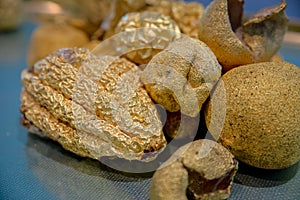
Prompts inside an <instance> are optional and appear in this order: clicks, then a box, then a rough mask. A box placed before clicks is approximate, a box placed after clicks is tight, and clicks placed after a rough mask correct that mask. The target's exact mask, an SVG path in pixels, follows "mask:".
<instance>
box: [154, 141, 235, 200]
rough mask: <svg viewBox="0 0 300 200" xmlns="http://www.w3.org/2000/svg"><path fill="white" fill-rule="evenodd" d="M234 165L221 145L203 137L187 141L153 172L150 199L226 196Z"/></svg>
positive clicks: (165, 199) (216, 197)
mask: <svg viewBox="0 0 300 200" xmlns="http://www.w3.org/2000/svg"><path fill="white" fill-rule="evenodd" d="M237 168H238V163H237V161H236V160H235V159H234V156H233V155H232V154H231V153H230V152H229V151H228V150H227V149H226V148H225V147H223V146H222V145H220V144H218V143H216V142H214V141H211V140H206V139H204V140H197V141H194V142H192V143H188V144H186V145H184V146H183V147H181V148H180V149H178V150H177V151H176V152H175V153H174V155H172V157H171V158H170V159H169V160H167V161H166V163H164V164H163V165H162V166H161V168H159V169H158V170H157V171H156V172H155V174H154V176H153V178H152V181H151V185H150V200H169V199H170V200H171V199H180V200H187V199H191V198H192V199H216V200H217V199H227V198H228V197H229V195H230V188H231V185H232V182H233V178H234V175H235V173H236V171H237Z"/></svg>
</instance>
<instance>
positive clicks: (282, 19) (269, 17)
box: [199, 0, 288, 71]
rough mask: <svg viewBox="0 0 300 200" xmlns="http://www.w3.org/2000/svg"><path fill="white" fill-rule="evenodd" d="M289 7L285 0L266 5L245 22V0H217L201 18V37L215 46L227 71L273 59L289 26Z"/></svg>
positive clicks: (213, 47)
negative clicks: (243, 16)
mask: <svg viewBox="0 0 300 200" xmlns="http://www.w3.org/2000/svg"><path fill="white" fill-rule="evenodd" d="M242 2H243V1H242ZM285 8H286V3H285V1H284V0H282V2H281V4H278V5H275V6H271V7H268V8H265V9H262V10H261V11H259V12H258V13H256V14H255V15H254V16H253V17H252V18H250V19H249V20H248V21H246V22H245V23H244V24H242V25H241V20H242V11H243V10H242V3H241V1H235V0H233V1H229V0H214V1H212V2H211V4H210V5H209V6H208V7H207V8H206V10H205V12H204V14H203V15H202V17H201V19H200V26H199V29H200V31H199V39H200V40H202V41H203V42H205V43H206V44H207V45H208V46H209V47H210V48H211V49H212V51H213V52H214V53H215V55H216V57H217V58H218V60H219V62H220V63H221V65H222V66H223V70H224V71H228V70H230V69H232V68H234V67H238V66H240V65H245V64H251V63H255V62H265V61H270V60H271V58H272V57H273V56H274V55H275V54H276V53H277V51H278V50H279V48H280V46H281V44H282V41H283V37H284V34H285V32H286V30H287V22H288V20H287V17H286V15H285Z"/></svg>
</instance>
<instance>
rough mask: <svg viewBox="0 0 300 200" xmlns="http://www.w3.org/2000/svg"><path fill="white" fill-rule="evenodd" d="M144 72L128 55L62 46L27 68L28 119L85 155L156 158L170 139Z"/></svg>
mask: <svg viewBox="0 0 300 200" xmlns="http://www.w3.org/2000/svg"><path fill="white" fill-rule="evenodd" d="M139 76H140V70H139V69H138V67H137V66H135V65H134V64H132V63H131V62H129V61H127V60H125V59H120V58H118V57H105V58H98V57H96V56H95V55H93V54H92V53H90V52H89V51H88V50H87V49H80V48H74V49H61V50H59V51H56V52H54V53H53V54H51V55H49V56H48V57H46V58H45V59H43V60H41V61H39V62H38V63H36V64H35V65H34V67H33V68H32V69H31V70H24V71H23V73H22V83H23V85H24V88H25V90H24V92H23V93H22V96H21V101H22V106H21V112H22V113H23V115H24V120H23V122H24V123H25V124H26V125H27V126H28V127H29V128H30V126H35V127H37V128H38V129H40V130H41V131H42V132H44V133H45V134H46V135H47V136H48V137H49V138H51V139H53V140H55V141H58V142H59V143H60V144H61V145H62V146H63V147H64V148H65V149H67V150H70V151H72V152H74V153H76V154H78V155H81V156H87V157H91V158H94V159H99V158H101V157H103V156H117V157H120V158H125V159H129V160H134V159H136V160H147V161H148V160H151V159H153V158H154V157H155V156H156V154H157V153H159V152H160V151H161V150H162V149H163V148H164V146H165V144H166V141H165V138H164V136H163V133H162V124H161V121H160V120H159V117H158V115H157V111H156V109H155V107H154V105H153V103H152V101H151V99H150V97H149V96H148V95H147V93H146V91H145V90H144V89H143V87H142V84H141V83H140V81H139ZM31 130H32V128H31ZM34 130H35V129H34ZM35 132H36V131H35Z"/></svg>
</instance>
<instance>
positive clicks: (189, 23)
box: [172, 1, 204, 38]
mask: <svg viewBox="0 0 300 200" xmlns="http://www.w3.org/2000/svg"><path fill="white" fill-rule="evenodd" d="M203 11H204V6H203V5H202V4H201V3H199V2H181V1H178V2H176V1H175V2H173V3H172V18H173V19H174V20H175V22H176V23H177V24H178V26H179V28H180V30H181V32H182V33H184V34H186V35H188V36H190V37H193V38H198V34H199V26H200V18H201V16H202V13H203Z"/></svg>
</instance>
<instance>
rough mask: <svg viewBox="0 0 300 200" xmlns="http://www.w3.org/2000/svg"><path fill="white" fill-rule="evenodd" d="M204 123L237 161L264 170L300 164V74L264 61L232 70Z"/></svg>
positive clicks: (295, 69) (294, 68)
mask: <svg viewBox="0 0 300 200" xmlns="http://www.w3.org/2000/svg"><path fill="white" fill-rule="evenodd" d="M225 92H226V93H225ZM224 97H225V98H224ZM224 102H225V103H226V111H225V112H224V113H222V112H211V110H212V109H213V110H222V109H223V110H224ZM221 105H223V107H221ZM212 113H213V115H212ZM222 118H223V119H222ZM205 119H206V124H207V126H208V129H209V130H210V132H211V133H212V134H213V135H214V137H215V138H218V142H220V143H221V144H222V145H224V146H225V147H227V148H228V149H229V150H230V151H231V152H232V153H233V154H234V155H235V156H236V157H237V158H238V159H239V160H240V161H242V162H245V163H247V164H249V165H252V166H254V167H258V168H265V169H281V168H287V167H289V166H291V165H293V164H295V163H296V162H297V161H299V159H300V126H299V124H300V69H299V68H298V67H297V66H295V65H293V64H290V63H287V62H265V63H257V64H250V65H245V66H241V67H238V68H235V69H233V70H230V71H229V72H227V73H226V74H225V75H224V76H223V77H222V81H220V82H219V83H218V85H217V87H216V89H215V91H214V94H213V95H212V98H211V100H210V102H209V103H208V104H207V106H206V110H205ZM223 122H224V124H223ZM218 130H220V132H218Z"/></svg>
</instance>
